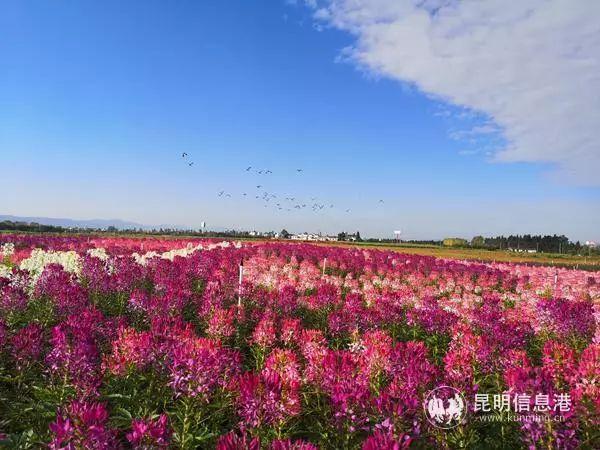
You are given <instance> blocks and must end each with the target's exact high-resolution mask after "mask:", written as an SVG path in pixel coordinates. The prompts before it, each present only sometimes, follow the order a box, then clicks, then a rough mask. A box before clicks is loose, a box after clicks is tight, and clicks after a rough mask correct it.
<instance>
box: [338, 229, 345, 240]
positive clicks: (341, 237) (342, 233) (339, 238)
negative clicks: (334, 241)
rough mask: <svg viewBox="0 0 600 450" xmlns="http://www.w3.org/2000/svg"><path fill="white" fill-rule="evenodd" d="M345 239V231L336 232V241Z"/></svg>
mask: <svg viewBox="0 0 600 450" xmlns="http://www.w3.org/2000/svg"><path fill="white" fill-rule="evenodd" d="M345 240H346V232H345V231H342V232H341V233H338V241H345Z"/></svg>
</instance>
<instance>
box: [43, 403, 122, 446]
mask: <svg viewBox="0 0 600 450" xmlns="http://www.w3.org/2000/svg"><path fill="white" fill-rule="evenodd" d="M107 424H108V411H107V410H106V407H105V406H104V404H102V403H87V402H81V401H74V402H72V403H71V404H69V405H68V406H67V407H66V408H64V409H63V411H62V412H61V413H59V414H58V415H57V418H56V421H54V422H53V423H51V424H50V431H51V433H52V441H51V442H50V445H49V448H50V449H51V450H76V449H84V448H85V449H92V450H109V449H117V448H119V447H120V446H119V444H118V442H117V440H116V437H115V432H114V431H113V430H111V429H110V428H108V426H107Z"/></svg>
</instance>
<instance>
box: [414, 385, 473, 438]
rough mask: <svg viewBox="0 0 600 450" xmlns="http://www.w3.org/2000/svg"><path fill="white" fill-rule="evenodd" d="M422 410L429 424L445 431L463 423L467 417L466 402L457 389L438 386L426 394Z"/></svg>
mask: <svg viewBox="0 0 600 450" xmlns="http://www.w3.org/2000/svg"><path fill="white" fill-rule="evenodd" d="M423 409H424V410H425V416H426V417H427V420H428V421H429V423H430V424H432V425H433V426H435V427H438V428H444V429H446V430H447V429H450V428H454V427H456V426H457V425H459V424H460V423H461V422H462V421H463V419H464V418H465V416H466V415H467V402H466V400H465V397H464V396H463V395H462V394H461V393H460V391H459V390H458V389H455V388H453V387H450V386H439V387H437V388H435V389H433V390H431V391H429V392H428V393H427V395H426V396H425V400H424V401H423Z"/></svg>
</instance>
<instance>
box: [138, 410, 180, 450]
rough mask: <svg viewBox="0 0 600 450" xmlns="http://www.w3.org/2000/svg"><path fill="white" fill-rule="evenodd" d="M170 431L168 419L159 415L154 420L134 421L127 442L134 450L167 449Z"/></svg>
mask: <svg viewBox="0 0 600 450" xmlns="http://www.w3.org/2000/svg"><path fill="white" fill-rule="evenodd" d="M170 436H171V431H170V429H169V425H168V418H167V416H166V415H165V414H161V415H160V416H159V417H158V418H156V419H145V420H144V419H134V420H133V421H132V422H131V432H129V433H127V440H128V441H129V443H130V444H131V446H132V447H133V448H134V449H136V450H151V449H160V448H168V447H169V440H170Z"/></svg>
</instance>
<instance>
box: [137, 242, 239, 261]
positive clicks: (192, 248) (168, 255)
mask: <svg viewBox="0 0 600 450" xmlns="http://www.w3.org/2000/svg"><path fill="white" fill-rule="evenodd" d="M230 246H231V243H230V242H229V241H223V242H219V243H217V244H208V245H207V246H206V247H204V246H203V245H202V244H198V245H192V244H188V245H187V246H185V247H183V248H177V249H173V250H169V251H168V252H164V253H157V252H155V251H150V252H146V253H144V254H143V255H140V254H139V253H133V254H132V255H131V256H133V258H134V259H135V261H136V262H137V263H138V264H140V265H142V266H145V265H146V264H147V263H148V260H150V259H152V258H155V257H159V258H162V259H168V260H169V261H173V260H174V259H175V257H176V256H182V257H184V258H187V257H188V256H190V255H192V254H194V253H196V252H197V251H199V250H213V249H215V248H227V247H230ZM233 246H234V247H235V248H241V247H242V243H241V242H236V243H234V244H233Z"/></svg>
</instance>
